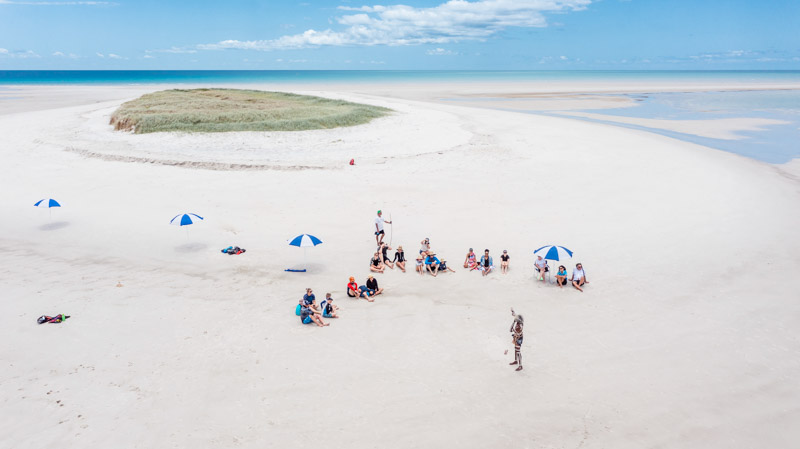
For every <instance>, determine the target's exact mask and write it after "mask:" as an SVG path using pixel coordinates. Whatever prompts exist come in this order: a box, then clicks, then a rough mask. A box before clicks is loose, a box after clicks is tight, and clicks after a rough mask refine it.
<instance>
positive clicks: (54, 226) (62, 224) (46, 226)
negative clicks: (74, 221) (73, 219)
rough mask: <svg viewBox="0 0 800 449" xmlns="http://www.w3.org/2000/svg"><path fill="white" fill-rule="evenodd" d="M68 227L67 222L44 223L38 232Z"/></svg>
mask: <svg viewBox="0 0 800 449" xmlns="http://www.w3.org/2000/svg"><path fill="white" fill-rule="evenodd" d="M67 226H69V222H68V221H54V222H52V223H45V224H43V225H41V226H39V230H41V231H55V230H58V229H64V228H66V227H67Z"/></svg>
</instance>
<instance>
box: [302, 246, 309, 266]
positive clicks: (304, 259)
mask: <svg viewBox="0 0 800 449" xmlns="http://www.w3.org/2000/svg"><path fill="white" fill-rule="evenodd" d="M306 249H307V248H303V269H304V270H308V264H307V262H306Z"/></svg>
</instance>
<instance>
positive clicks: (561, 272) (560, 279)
mask: <svg viewBox="0 0 800 449" xmlns="http://www.w3.org/2000/svg"><path fill="white" fill-rule="evenodd" d="M556 284H558V286H559V287H560V288H564V286H565V285H567V267H565V266H564V265H559V266H558V271H557V272H556Z"/></svg>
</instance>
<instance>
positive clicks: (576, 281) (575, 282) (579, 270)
mask: <svg viewBox="0 0 800 449" xmlns="http://www.w3.org/2000/svg"><path fill="white" fill-rule="evenodd" d="M570 280H571V281H572V286H573V287H575V288H577V289H578V290H580V291H583V289H582V288H581V287H583V284H588V283H589V281H587V280H586V272H585V271H583V264H581V263H578V264H577V265H575V269H574V270H572V279H570Z"/></svg>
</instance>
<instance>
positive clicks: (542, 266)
mask: <svg viewBox="0 0 800 449" xmlns="http://www.w3.org/2000/svg"><path fill="white" fill-rule="evenodd" d="M533 265H534V266H535V267H536V272H537V273H539V280H540V281H542V282H544V274H545V273H547V272H548V271H550V267H548V266H547V261H546V260H544V259H542V256H536V262H534V263H533Z"/></svg>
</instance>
